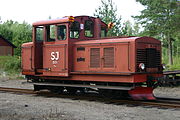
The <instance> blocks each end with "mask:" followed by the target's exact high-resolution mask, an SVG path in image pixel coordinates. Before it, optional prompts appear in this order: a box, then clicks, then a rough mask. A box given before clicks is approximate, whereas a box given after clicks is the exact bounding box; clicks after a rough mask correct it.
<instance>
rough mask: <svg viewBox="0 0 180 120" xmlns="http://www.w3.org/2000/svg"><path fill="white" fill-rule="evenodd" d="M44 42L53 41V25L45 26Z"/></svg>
mask: <svg viewBox="0 0 180 120" xmlns="http://www.w3.org/2000/svg"><path fill="white" fill-rule="evenodd" d="M46 40H47V42H52V41H55V25H49V26H46Z"/></svg>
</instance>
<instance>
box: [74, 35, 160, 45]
mask: <svg viewBox="0 0 180 120" xmlns="http://www.w3.org/2000/svg"><path fill="white" fill-rule="evenodd" d="M135 41H138V42H148V41H154V43H160V41H159V40H157V39H155V38H152V37H135V36H133V37H114V38H113V37H111V38H102V39H98V40H86V41H78V42H76V43H75V44H98V43H121V42H122V43H123V42H124V43H126V42H135Z"/></svg>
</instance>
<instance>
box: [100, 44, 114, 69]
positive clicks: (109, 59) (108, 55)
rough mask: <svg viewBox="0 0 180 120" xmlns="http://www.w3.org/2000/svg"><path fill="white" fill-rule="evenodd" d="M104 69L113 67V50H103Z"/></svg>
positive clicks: (110, 48)
mask: <svg viewBox="0 0 180 120" xmlns="http://www.w3.org/2000/svg"><path fill="white" fill-rule="evenodd" d="M103 67H105V68H112V67H114V48H113V47H109V48H104V66H103Z"/></svg>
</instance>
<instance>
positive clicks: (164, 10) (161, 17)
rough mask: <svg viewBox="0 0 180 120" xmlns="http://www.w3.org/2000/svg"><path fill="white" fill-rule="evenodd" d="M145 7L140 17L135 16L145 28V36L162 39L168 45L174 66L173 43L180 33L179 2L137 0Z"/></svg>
mask: <svg viewBox="0 0 180 120" xmlns="http://www.w3.org/2000/svg"><path fill="white" fill-rule="evenodd" d="M136 1H137V2H140V3H141V4H142V5H144V6H145V9H144V10H142V11H141V15H140V16H135V19H137V20H138V21H139V22H140V23H141V24H142V25H143V26H144V28H145V34H146V35H149V36H154V37H156V38H157V37H158V38H160V39H161V40H162V41H163V43H165V44H167V45H168V50H169V51H168V56H169V64H170V65H172V64H173V59H172V51H173V47H172V45H173V44H172V43H173V40H174V38H175V36H176V35H177V34H178V32H180V27H179V26H180V22H179V20H180V9H179V5H180V4H179V0H136Z"/></svg>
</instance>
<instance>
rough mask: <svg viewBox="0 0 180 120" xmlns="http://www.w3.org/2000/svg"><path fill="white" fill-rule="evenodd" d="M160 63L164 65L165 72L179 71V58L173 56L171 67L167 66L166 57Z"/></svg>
mask: <svg viewBox="0 0 180 120" xmlns="http://www.w3.org/2000/svg"><path fill="white" fill-rule="evenodd" d="M162 63H165V64H166V67H167V68H166V70H180V57H179V56H174V57H173V65H169V64H168V57H167V56H165V57H163V59H162Z"/></svg>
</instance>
